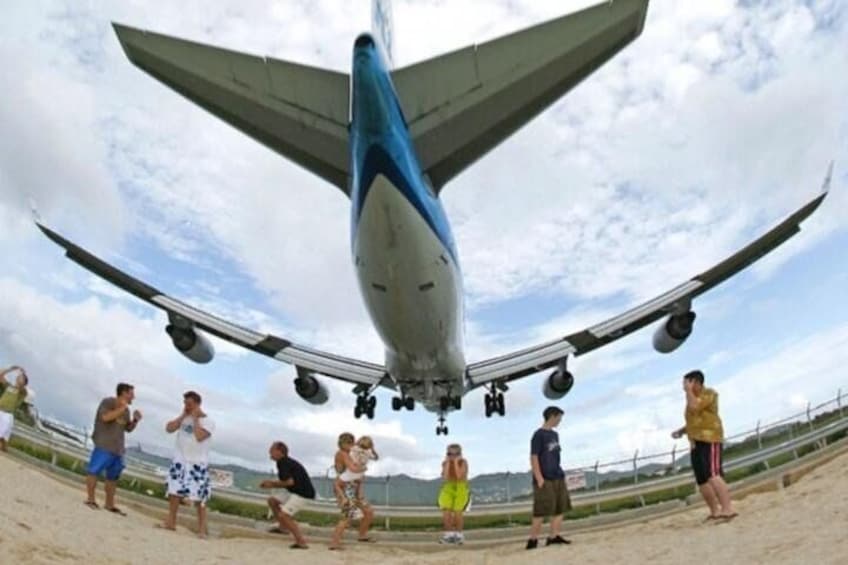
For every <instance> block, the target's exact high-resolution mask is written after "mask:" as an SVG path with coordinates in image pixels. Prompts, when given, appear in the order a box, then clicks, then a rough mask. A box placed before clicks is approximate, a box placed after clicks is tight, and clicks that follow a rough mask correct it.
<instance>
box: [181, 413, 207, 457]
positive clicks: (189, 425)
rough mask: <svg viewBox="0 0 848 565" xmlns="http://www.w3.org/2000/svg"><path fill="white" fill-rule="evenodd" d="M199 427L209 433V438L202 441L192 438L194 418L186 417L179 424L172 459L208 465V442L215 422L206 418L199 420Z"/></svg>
mask: <svg viewBox="0 0 848 565" xmlns="http://www.w3.org/2000/svg"><path fill="white" fill-rule="evenodd" d="M199 421H200V426H201V427H202V428H203V429H204V430H206V431H207V432H209V434H210V437H208V438H206V439H205V440H203V441H197V438H196V437H194V418H192V417H191V416H186V417H184V418H183V419H182V421H181V422H180V427H179V428H178V429H177V445H176V450H175V451H174V459H175V460H176V461H182V462H184V463H202V464H203V465H208V464H209V440H210V439H212V437H211V434H213V433H214V432H215V422H213V421H212V420H210V419H209V418H207V417H203V418H200V420H199Z"/></svg>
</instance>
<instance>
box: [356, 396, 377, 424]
mask: <svg viewBox="0 0 848 565" xmlns="http://www.w3.org/2000/svg"><path fill="white" fill-rule="evenodd" d="M376 406H377V397H376V396H371V395H369V394H367V393H363V394H358V395H356V406H354V408H353V416H354V418H360V417H361V416H363V415H365V416H366V417H367V418H368V419H369V420H373V419H374V408H376Z"/></svg>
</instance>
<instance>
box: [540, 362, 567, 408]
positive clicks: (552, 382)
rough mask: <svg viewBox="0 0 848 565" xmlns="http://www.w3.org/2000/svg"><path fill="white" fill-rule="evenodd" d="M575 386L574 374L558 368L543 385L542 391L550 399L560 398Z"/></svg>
mask: <svg viewBox="0 0 848 565" xmlns="http://www.w3.org/2000/svg"><path fill="white" fill-rule="evenodd" d="M572 386H574V375H572V374H571V373H569V372H568V371H566V370H564V369H560V368H558V369H556V370H555V371H554V372H553V373H551V374H550V375H549V376H548V378H547V379H545V383H544V385H543V386H542V393H543V394H544V395H545V398H548V399H550V400H559V399H560V398H562V397H563V396H565V395H566V394H568V391H570V390H571V387H572Z"/></svg>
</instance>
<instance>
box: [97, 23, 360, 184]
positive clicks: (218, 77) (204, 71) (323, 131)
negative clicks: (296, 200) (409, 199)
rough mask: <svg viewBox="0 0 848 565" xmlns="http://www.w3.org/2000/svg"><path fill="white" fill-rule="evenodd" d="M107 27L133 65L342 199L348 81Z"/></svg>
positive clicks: (337, 75) (313, 70)
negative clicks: (331, 187)
mask: <svg viewBox="0 0 848 565" xmlns="http://www.w3.org/2000/svg"><path fill="white" fill-rule="evenodd" d="M113 25H114V28H115V33H117V35H118V39H119V40H120V42H121V45H122V46H123V48H124V52H125V53H126V54H127V57H128V58H129V59H130V61H132V62H133V63H134V64H135V65H136V66H138V67H139V68H141V69H143V70H144V71H146V72H147V73H149V74H151V75H152V76H153V77H155V78H156V79H158V80H160V81H161V82H163V83H165V84H166V85H168V86H170V87H171V88H173V89H174V90H176V91H177V92H179V93H180V94H182V95H183V96H185V97H186V98H188V99H189V100H191V101H192V102H194V103H196V104H198V105H199V106H201V107H203V108H205V109H206V110H208V111H209V112H211V113H213V114H214V115H216V116H218V117H219V118H221V119H222V120H224V121H226V122H228V123H229V124H230V125H232V126H234V127H236V128H238V129H239V130H241V131H242V132H244V133H246V134H247V135H249V136H251V137H252V138H254V139H256V140H257V141H259V142H260V143H262V144H264V145H266V146H267V147H269V148H270V149H272V150H274V151H276V152H277V153H280V154H282V155H283V156H285V157H287V158H288V159H290V160H292V161H294V162H295V163H297V164H299V165H300V166H302V167H304V168H306V169H307V170H309V171H312V172H313V173H315V174H316V175H318V176H320V177H321V178H323V179H325V180H327V181H329V182H330V183H332V184H334V185H336V186H337V187H339V188H340V189H341V190H342V191H343V192H344V193H345V194H347V193H348V192H349V189H348V186H347V183H348V180H347V179H348V176H349V175H348V173H349V156H348V131H347V126H348V122H349V120H348V117H349V116H348V113H349V102H348V100H349V96H350V94H349V90H350V80H349V77H348V75H346V74H344V73H337V72H334V71H328V70H324V69H319V68H315V67H309V66H306V65H300V64H297V63H292V62H288V61H281V60H278V59H273V58H270V57H256V56H253V55H247V54H245V53H238V52H236V51H230V50H227V49H221V48H219V47H213V46H210V45H204V44H202V43H196V42H193V41H187V40H185V39H178V38H175V37H169V36H167V35H161V34H158V33H153V32H149V31H144V30H140V29H135V28H131V27H127V26H123V25H119V24H113Z"/></svg>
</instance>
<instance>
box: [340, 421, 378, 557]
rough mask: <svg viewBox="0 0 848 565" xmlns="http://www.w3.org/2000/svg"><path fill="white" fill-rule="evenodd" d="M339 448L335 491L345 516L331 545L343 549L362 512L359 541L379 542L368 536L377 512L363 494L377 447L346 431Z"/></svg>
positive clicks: (367, 438)
mask: <svg viewBox="0 0 848 565" xmlns="http://www.w3.org/2000/svg"><path fill="white" fill-rule="evenodd" d="M338 445H339V449H338V451H336V456H335V461H334V465H335V468H336V475H337V477H338V478H337V479H336V482H335V484H334V487H335V488H334V490H335V492H336V500H337V501H338V503H339V508H340V509H341V514H342V516H341V519H340V520H339V522H338V524H336V529H335V531H334V532H333V539H332V541H331V542H330V549H336V550H337V549H342V547H343V546H342V537H343V536H344V532H345V530H346V529H347V527H348V526H349V525H350V522H351V521H352V520H355V519H356V518H357V517H358V516H357V513H358V512H357V511H359V512H361V513H362V517H361V519H360V522H359V537H358V538H357V541H359V542H362V543H369V542H374V541H376V540H374V538H372V537H369V536H368V529H369V528H370V527H371V522H372V521H373V520H374V509H373V508H371V505H370V504H368V501H367V500H365V497H364V496H363V493H362V481H363V479H364V476H365V471H366V469H367V461H368V460H369V459H370V460H376V459H377V454H376V452H375V451H374V444H373V442H372V441H371V438H369V437H367V436H365V437H362V438H360V441H359V442H356V441H355V438H354V437H353V434H351V433H347V432H345V433H343V434H341V435H340V436H339V443H338Z"/></svg>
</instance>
